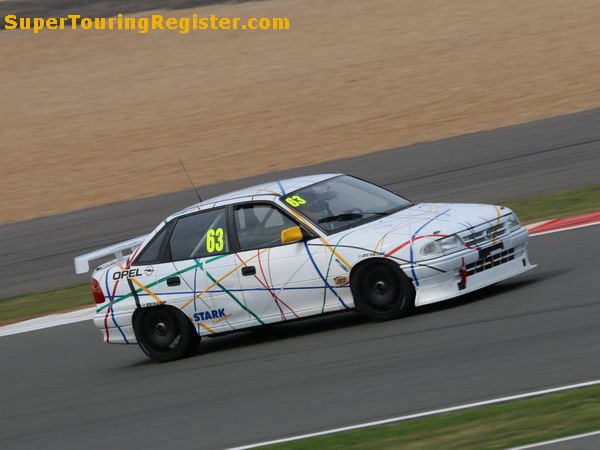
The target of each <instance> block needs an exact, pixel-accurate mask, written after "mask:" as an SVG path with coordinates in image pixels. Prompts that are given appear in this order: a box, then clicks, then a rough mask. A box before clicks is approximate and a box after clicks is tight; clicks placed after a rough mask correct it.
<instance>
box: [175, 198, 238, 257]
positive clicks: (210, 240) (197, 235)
mask: <svg viewBox="0 0 600 450" xmlns="http://www.w3.org/2000/svg"><path fill="white" fill-rule="evenodd" d="M169 246H170V250H171V257H172V258H173V260H174V261H179V260H182V259H192V258H201V257H204V256H209V255H215V254H219V253H226V252H228V251H229V242H228V240H227V231H226V228H225V209H224V208H220V209H213V210H211V211H206V212H200V213H198V214H194V215H192V216H187V217H182V218H181V219H178V220H177V224H176V225H175V229H174V230H173V234H172V235H171V240H170V242H169Z"/></svg>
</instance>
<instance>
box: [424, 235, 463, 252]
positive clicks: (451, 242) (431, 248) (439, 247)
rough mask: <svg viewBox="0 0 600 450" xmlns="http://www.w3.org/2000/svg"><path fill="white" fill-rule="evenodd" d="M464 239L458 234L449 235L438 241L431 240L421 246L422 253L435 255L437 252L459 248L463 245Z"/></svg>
mask: <svg viewBox="0 0 600 450" xmlns="http://www.w3.org/2000/svg"><path fill="white" fill-rule="evenodd" d="M463 245H464V244H463V241H462V239H461V238H459V237H458V236H456V235H452V236H447V237H445V238H442V239H438V240H437V241H433V242H430V243H429V244H427V245H424V246H423V247H422V248H421V255H423V256H427V255H433V254H435V253H444V252H448V251H450V250H458V249H459V248H460V247H462V246H463Z"/></svg>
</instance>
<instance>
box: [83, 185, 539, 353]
mask: <svg viewBox="0 0 600 450" xmlns="http://www.w3.org/2000/svg"><path fill="white" fill-rule="evenodd" d="M528 238H529V236H528V233H527V230H526V229H525V228H523V227H522V226H521V225H520V223H519V221H518V219H517V217H516V216H515V214H514V213H513V212H512V211H511V210H510V209H508V208H505V207H503V206H492V205H476V204H440V203H421V204H414V203H412V202H410V201H408V200H406V199H404V198H403V197H400V196H399V195H396V194H394V193H392V192H390V191H388V190H386V189H384V188H381V187H379V186H376V185H373V184H371V183H368V182H366V181H363V180H361V179H358V178H354V177H352V176H348V175H341V174H324V175H314V176H306V177H299V178H292V179H288V180H283V181H277V182H273V183H267V184H262V185H259V186H255V187H251V188H247V189H243V190H239V191H236V192H232V193H230V194H227V195H223V196H220V197H217V198H213V199H210V200H207V201H203V202H201V203H198V204H196V205H193V206H191V207H189V208H186V209H184V210H182V211H179V212H177V213H175V214H173V215H171V216H170V217H168V218H167V219H166V220H163V221H162V222H161V223H160V225H158V227H156V229H155V230H154V231H153V232H152V233H150V234H149V235H146V236H141V237H139V238H136V239H132V240H129V241H126V242H122V243H119V244H116V245H113V246H110V247H107V248H104V249H100V250H97V251H95V252H92V253H88V254H86V255H82V256H79V257H77V258H75V269H76V272H77V273H84V272H87V271H88V270H89V262H90V261H91V260H94V259H99V258H103V257H106V256H109V255H113V254H114V255H115V256H117V259H115V260H113V261H111V262H108V263H106V264H103V265H101V266H100V267H98V268H97V269H96V270H95V271H94V272H93V275H92V292H93V297H94V299H95V302H96V306H97V309H96V314H95V316H94V323H95V325H96V326H97V327H98V328H99V329H100V331H101V332H102V334H103V336H104V340H105V342H107V343H125V344H133V343H137V344H139V346H140V347H141V349H142V350H143V351H144V352H145V353H146V355H148V356H149V357H150V358H151V359H153V360H155V361H159V362H162V361H170V360H174V359H178V358H182V357H184V356H187V355H189V354H190V353H191V352H193V351H194V350H195V348H196V347H197V345H198V343H199V340H200V337H201V336H212V335H218V334H220V333H226V332H231V331H234V330H240V329H243V328H248V327H255V326H260V325H264V324H270V323H274V322H282V321H287V320H293V319H299V318H303V317H308V316H314V315H319V314H324V313H329V312H332V311H339V310H348V309H357V310H358V311H359V312H360V313H362V314H364V315H365V316H366V317H368V318H369V319H372V320H375V321H384V320H390V319H395V318H398V317H401V316H403V315H405V314H407V313H408V312H410V311H411V309H412V308H413V307H415V306H421V305H426V304H430V303H434V302H440V301H442V300H448V299H451V298H455V297H457V296H460V295H463V294H466V293H468V292H472V291H475V290H477V289H481V288H483V287H485V286H489V285H492V284H494V283H497V282H499V281H502V280H505V279H507V278H510V277H513V276H515V275H518V274H520V273H523V272H526V271H528V270H530V269H532V268H533V267H535V266H533V265H531V264H530V262H529V259H528V255H527V243H528ZM126 250H129V251H131V252H132V253H131V254H129V255H128V256H123V252H125V251H126Z"/></svg>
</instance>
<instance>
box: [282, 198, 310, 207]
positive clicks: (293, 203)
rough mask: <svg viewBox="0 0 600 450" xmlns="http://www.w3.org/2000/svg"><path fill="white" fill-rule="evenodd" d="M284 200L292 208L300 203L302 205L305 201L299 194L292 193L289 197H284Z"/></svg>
mask: <svg viewBox="0 0 600 450" xmlns="http://www.w3.org/2000/svg"><path fill="white" fill-rule="evenodd" d="M285 202H286V203H287V204H289V205H291V206H293V207H294V208H296V207H298V206H300V205H304V204H305V203H306V200H304V199H303V198H302V197H300V196H299V195H292V196H291V197H288V198H286V199H285Z"/></svg>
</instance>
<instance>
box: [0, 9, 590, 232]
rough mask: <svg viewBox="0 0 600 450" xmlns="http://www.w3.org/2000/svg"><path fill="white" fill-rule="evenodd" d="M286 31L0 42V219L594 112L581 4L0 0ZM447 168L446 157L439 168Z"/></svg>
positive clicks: (14, 36) (7, 36) (69, 34)
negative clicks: (201, 18)
mask: <svg viewBox="0 0 600 450" xmlns="http://www.w3.org/2000/svg"><path fill="white" fill-rule="evenodd" d="M149 10H153V11H160V12H162V13H165V14H169V15H176V16H177V15H189V14H191V13H198V14H200V15H210V14H217V15H220V16H239V17H242V18H246V17H253V16H266V17H272V16H279V17H289V19H290V21H291V24H292V26H291V29H290V30H288V31H273V30H270V31H253V32H251V31H231V30H230V31H221V30H219V31H197V32H191V33H189V34H187V35H182V34H178V33H177V32H173V31H154V32H150V33H148V34H146V35H140V34H137V33H136V32H135V31H83V30H75V31H73V30H66V31H47V30H46V31H42V32H40V33H39V34H37V35H34V34H33V33H32V32H31V31H6V30H3V31H1V32H0V45H1V48H2V67H1V70H0V86H2V99H1V101H0V117H2V122H1V125H0V155H2V165H1V168H0V170H1V171H2V176H0V191H1V192H2V193H3V195H2V196H0V223H7V222H14V221H22V220H25V219H31V218H35V217H39V216H44V215H49V214H58V213H63V212H66V211H73V210H78V209H81V208H87V207H92V206H97V205H104V204H110V203H114V202H120V201H123V200H130V199H137V198H142V197H148V196H153V195H156V194H163V193H169V192H175V191H179V190H182V189H187V188H188V187H189V182H188V181H187V179H185V177H184V176H182V172H181V168H180V166H179V164H178V162H177V158H178V157H180V158H182V159H183V160H184V162H185V163H186V165H187V166H188V170H189V171H190V173H191V174H192V176H193V179H194V181H195V183H197V184H198V185H201V186H202V185H211V184H214V183H216V182H220V181H224V180H234V179H240V178H243V177H247V176H251V175H256V174H261V173H267V172H270V171H273V170H282V169H289V168H292V167H297V166H305V165H309V164H313V163H318V162H322V161H324V160H335V159H337V158H341V157H347V156H352V155H360V154H368V153H370V152H375V151H379V150H384V149H388V148H395V147H400V146H404V145H407V144H411V143H415V142H423V141H431V140H436V139H441V138H445V137H448V136H454V135H460V134H464V133H470V132H474V131H478V130H486V129H492V128H497V127H501V126H506V125H510V124H515V123H522V122H527V121H530V120H533V119H540V118H544V117H550V116H556V115H560V114H564V113H569V112H574V111H579V110H584V109H589V108H592V107H595V106H598V105H599V104H600V84H599V83H598V70H599V67H598V66H599V64H600V63H599V61H600V58H599V56H600V29H599V28H598V25H597V24H598V22H599V21H600V13H599V8H598V5H597V2H596V1H594V0H576V1H564V0H528V1H526V2H522V1H508V2H507V1H502V0H487V1H479V0H459V1H456V2H447V1H443V0H427V1H421V2H415V1H407V0H373V1H369V2H364V1H361V0H345V1H330V0H270V1H248V2H223V3H219V2H214V1H210V2H201V1H191V0H188V1H159V0H140V1H135V2H132V1H129V2H127V1H126V2H122V1H108V0H104V1H93V0H87V1H84V2H66V1H59V0H39V1H21V0H12V1H2V2H0V12H1V13H2V14H1V16H2V17H4V16H5V15H6V14H11V13H12V14H17V15H19V16H22V15H25V16H64V15H66V14H81V15H82V16H110V15H115V14H116V13H117V12H119V13H121V12H122V13H130V14H134V15H143V14H146V12H147V11H149ZM447 157H448V158H449V159H451V158H452V155H448V156H447Z"/></svg>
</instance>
